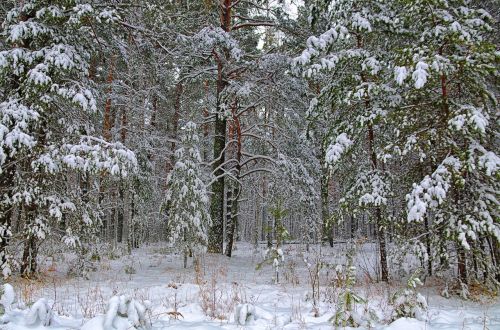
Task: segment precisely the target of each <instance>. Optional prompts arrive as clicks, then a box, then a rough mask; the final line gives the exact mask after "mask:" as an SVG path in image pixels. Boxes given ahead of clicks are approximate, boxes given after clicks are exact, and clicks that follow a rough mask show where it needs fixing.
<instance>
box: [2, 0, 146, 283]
mask: <svg viewBox="0 0 500 330" xmlns="http://www.w3.org/2000/svg"><path fill="white" fill-rule="evenodd" d="M116 19H117V16H116V13H115V12H114V11H113V10H109V9H106V8H102V7H101V8H99V10H97V9H95V8H94V7H92V6H91V5H90V4H81V3H80V2H79V1H42V0H32V1H24V2H23V3H21V4H20V5H18V6H16V7H14V8H13V9H12V10H10V11H9V12H8V13H7V17H6V20H5V21H4V24H3V32H2V38H4V40H5V44H6V47H5V49H4V50H2V51H1V52H0V96H1V99H0V101H1V103H0V122H1V125H0V130H1V134H0V135H1V139H0V146H1V149H0V164H1V173H2V180H1V181H2V183H1V184H2V187H1V189H2V199H1V201H0V217H1V219H0V223H1V225H2V229H1V230H0V231H1V234H2V237H1V245H0V254H2V268H3V269H2V270H3V273H4V275H8V274H9V273H10V271H11V270H10V266H9V264H8V261H9V257H8V256H7V252H6V246H7V240H8V236H9V233H10V221H11V219H12V210H13V209H14V208H17V210H18V214H19V215H18V218H17V221H22V228H23V229H22V231H23V233H22V236H23V239H24V251H23V257H22V262H21V272H22V273H23V275H25V276H29V275H31V274H33V273H34V272H35V271H36V268H37V264H36V258H37V252H38V246H39V244H40V242H41V241H42V240H44V239H46V238H48V236H49V235H50V234H55V237H59V238H61V236H62V240H63V241H64V242H65V243H66V244H68V245H69V246H71V247H80V246H81V241H82V240H84V239H86V238H90V237H89V235H90V233H91V232H92V231H93V230H95V229H96V228H97V227H98V226H99V224H100V212H99V210H98V209H96V207H95V206H96V204H95V199H94V198H93V197H92V196H91V195H90V194H88V193H87V192H85V191H82V190H81V189H80V185H79V184H76V185H75V181H78V180H80V179H83V178H84V177H86V176H88V175H91V174H96V173H98V172H109V173H111V174H112V175H118V176H125V175H127V173H128V172H130V170H133V169H134V168H135V165H136V160H135V156H134V154H133V153H132V152H131V151H129V150H127V149H126V148H124V147H123V146H122V145H121V144H119V143H117V144H112V143H108V142H106V141H104V140H103V139H101V138H100V137H98V136H96V134H95V130H94V128H93V124H92V117H93V116H94V114H95V113H96V110H97V102H96V99H95V97H94V94H95V92H94V90H93V89H92V84H91V83H90V81H89V79H88V75H89V59H90V50H91V49H92V44H93V40H92V39H93V37H92V33H91V32H90V31H91V28H90V24H97V23H112V22H113V21H114V20H116ZM60 229H62V230H63V234H62V235H61V234H60V232H59V230H60Z"/></svg>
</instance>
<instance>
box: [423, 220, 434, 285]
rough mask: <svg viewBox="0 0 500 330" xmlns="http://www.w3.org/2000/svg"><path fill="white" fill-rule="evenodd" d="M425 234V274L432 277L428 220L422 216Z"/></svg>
mask: <svg viewBox="0 0 500 330" xmlns="http://www.w3.org/2000/svg"><path fill="white" fill-rule="evenodd" d="M424 227H425V232H426V233H427V234H426V235H425V249H426V250H427V273H428V274H429V276H432V251H431V234H430V232H429V218H428V217H427V215H426V216H424Z"/></svg>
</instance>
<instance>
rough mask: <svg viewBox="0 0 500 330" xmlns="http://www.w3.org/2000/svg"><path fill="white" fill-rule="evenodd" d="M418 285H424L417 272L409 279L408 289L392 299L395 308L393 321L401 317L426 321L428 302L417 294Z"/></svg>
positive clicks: (399, 292)
mask: <svg viewBox="0 0 500 330" xmlns="http://www.w3.org/2000/svg"><path fill="white" fill-rule="evenodd" d="M418 285H422V282H421V281H420V279H419V278H418V277H417V272H415V273H414V274H413V275H412V276H410V278H409V279H408V282H407V286H406V288H405V289H402V290H399V291H398V292H396V293H395V294H394V295H393V296H392V297H391V300H390V303H391V304H392V305H393V306H394V312H393V315H392V319H393V320H396V319H398V318H401V317H413V318H416V319H419V320H423V319H425V311H426V310H427V301H426V300H425V297H424V296H422V295H421V294H420V293H418V292H417V290H416V289H417V286H418Z"/></svg>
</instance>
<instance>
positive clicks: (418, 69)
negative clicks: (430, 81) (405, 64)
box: [412, 61, 429, 89]
mask: <svg viewBox="0 0 500 330" xmlns="http://www.w3.org/2000/svg"><path fill="white" fill-rule="evenodd" d="M428 69H429V65H428V64H427V63H425V62H421V61H420V62H418V63H417V65H415V71H413V74H412V78H413V80H414V81H415V88H417V89H420V88H422V87H424V85H425V83H426V82H427V76H428V75H429V73H428V72H427V70H428Z"/></svg>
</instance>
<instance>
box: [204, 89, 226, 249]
mask: <svg viewBox="0 0 500 330" xmlns="http://www.w3.org/2000/svg"><path fill="white" fill-rule="evenodd" d="M217 98H218V99H219V98H220V95H219V96H218V97H217ZM219 102H220V101H219V100H218V101H217V103H218V105H217V107H218V110H217V115H216V119H215V138H214V157H215V158H216V160H215V161H214V164H213V168H212V170H213V172H214V175H215V176H216V179H215V182H214V183H213V184H212V199H211V201H210V216H211V218H212V226H211V227H210V230H209V239H208V251H209V252H212V253H222V249H223V243H224V242H223V240H224V187H225V186H224V175H223V174H224V171H223V169H222V164H223V163H224V161H225V157H224V148H225V146H226V118H225V117H224V114H223V113H222V111H221V109H220V105H219Z"/></svg>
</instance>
